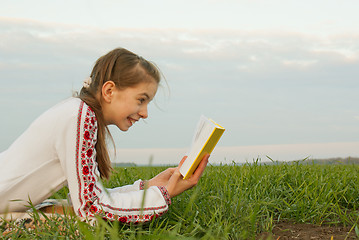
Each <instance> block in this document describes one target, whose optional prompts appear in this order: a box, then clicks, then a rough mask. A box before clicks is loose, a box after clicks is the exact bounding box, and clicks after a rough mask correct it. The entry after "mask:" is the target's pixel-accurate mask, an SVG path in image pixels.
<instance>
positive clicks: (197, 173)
mask: <svg viewBox="0 0 359 240" xmlns="http://www.w3.org/2000/svg"><path fill="white" fill-rule="evenodd" d="M209 156H210V155H209V154H206V155H205V156H204V157H203V159H202V161H201V163H200V164H199V165H198V167H197V169H196V171H195V172H194V174H193V175H192V177H193V178H195V179H196V178H197V179H199V178H200V177H201V176H202V173H203V171H204V169H205V168H206V166H207V163H208V159H209Z"/></svg>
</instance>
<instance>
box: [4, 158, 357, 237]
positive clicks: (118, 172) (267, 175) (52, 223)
mask: <svg viewBox="0 0 359 240" xmlns="http://www.w3.org/2000/svg"><path fill="white" fill-rule="evenodd" d="M164 169H165V168H164V167H128V168H116V169H115V174H113V175H112V177H111V179H110V181H109V182H106V183H105V186H107V187H116V186H120V185H125V184H131V183H133V182H134V181H135V180H137V179H139V178H142V179H149V178H151V177H153V176H155V175H156V174H157V173H158V172H160V171H162V170H164ZM358 176H359V165H354V164H352V165H316V164H312V165H310V164H308V165H305V164H300V163H299V162H297V163H295V164H288V163H281V164H270V165H265V164H259V162H258V161H255V162H254V163H253V164H245V165H241V166H239V165H235V164H233V165H222V166H209V167H208V168H207V169H206V171H205V173H204V175H203V177H202V179H201V181H200V182H199V184H198V186H196V187H195V188H193V189H191V190H189V191H187V192H185V193H183V194H181V195H180V196H177V197H176V198H174V199H172V205H171V206H170V210H169V212H168V213H167V214H166V215H164V216H163V217H161V218H159V219H156V220H154V221H152V222H151V223H149V224H145V225H141V226H126V225H121V224H119V223H106V222H104V221H102V220H99V223H98V225H96V226H90V225H88V224H86V223H81V222H77V220H76V219H75V218H70V219H67V218H65V219H62V218H61V217H60V219H52V220H49V221H48V223H47V224H42V225H40V226H39V227H38V228H37V229H36V230H28V229H22V228H21V229H19V227H16V226H15V225H14V226H13V227H14V228H17V229H18V230H19V231H14V233H12V234H9V235H7V236H8V237H10V238H11V239H17V238H28V239H30V238H31V239H34V238H42V239H43V238H53V236H57V238H64V239H79V238H83V239H106V238H108V239H116V238H118V239H198V238H201V239H254V238H255V236H256V235H257V234H259V233H261V232H266V231H271V230H272V228H273V227H274V225H275V224H276V223H277V222H278V221H280V220H289V221H294V222H299V223H313V224H319V225H322V224H331V225H343V226H349V227H351V229H353V231H355V230H357V229H358V224H359V178H358ZM65 194H66V189H63V190H61V191H59V192H58V194H57V195H56V196H57V197H59V198H61V197H64V196H65ZM35 217H36V216H35ZM5 224H6V223H3V224H2V226H0V231H2V230H3V229H4V228H5ZM8 224H9V223H8ZM10 224H12V223H10ZM59 226H61V227H59Z"/></svg>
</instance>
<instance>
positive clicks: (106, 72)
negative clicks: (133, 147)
mask: <svg viewBox="0 0 359 240" xmlns="http://www.w3.org/2000/svg"><path fill="white" fill-rule="evenodd" d="M90 77H91V78H92V82H91V84H90V85H89V87H86V88H85V87H83V88H82V89H81V91H80V94H79V98H80V99H81V100H82V101H84V102H85V103H86V104H87V105H88V106H89V107H90V108H91V109H92V110H93V111H94V112H95V115H96V118H97V127H98V133H97V143H96V146H95V147H96V152H97V155H96V160H97V163H98V168H99V171H100V174H101V178H104V179H108V178H109V176H110V173H111V170H112V167H111V161H110V157H109V154H108V151H107V145H106V137H107V136H109V137H110V139H111V140H112V143H114V142H113V139H112V136H111V133H110V131H109V129H108V127H107V126H106V124H105V121H104V118H103V114H102V107H101V102H100V99H98V97H97V96H98V95H99V94H102V91H101V89H102V86H103V84H104V83H105V82H107V81H110V80H111V81H113V82H114V83H115V84H116V87H117V88H119V89H124V88H127V87H133V86H135V85H137V84H139V83H141V82H144V81H153V80H154V81H156V82H157V83H159V82H160V80H161V74H160V71H159V69H158V68H157V67H156V66H155V65H154V64H153V63H151V62H149V61H147V60H146V59H144V58H142V57H140V56H138V55H136V54H135V53H133V52H130V51H128V50H127V49H124V48H116V49H114V50H112V51H110V52H109V53H107V54H106V55H104V56H102V57H100V58H99V59H98V60H97V61H96V63H95V66H94V67H93V69H92V72H91V75H90ZM100 96H101V95H100Z"/></svg>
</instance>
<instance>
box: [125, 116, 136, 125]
mask: <svg viewBox="0 0 359 240" xmlns="http://www.w3.org/2000/svg"><path fill="white" fill-rule="evenodd" d="M127 119H128V121H129V123H130V126H132V125H133V124H135V122H137V120H135V119H133V118H130V117H129V118H127Z"/></svg>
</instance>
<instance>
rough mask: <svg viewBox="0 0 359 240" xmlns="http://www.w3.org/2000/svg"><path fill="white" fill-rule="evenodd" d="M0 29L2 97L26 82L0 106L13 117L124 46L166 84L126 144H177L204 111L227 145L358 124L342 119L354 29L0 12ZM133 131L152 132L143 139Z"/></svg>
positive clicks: (352, 75)
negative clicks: (303, 30)
mask: <svg viewBox="0 0 359 240" xmlns="http://www.w3.org/2000/svg"><path fill="white" fill-rule="evenodd" d="M0 29H1V30H0V70H1V81H3V79H4V82H5V83H6V84H5V85H4V87H6V88H4V89H11V91H6V92H2V96H1V97H0V100H1V99H5V98H11V94H10V93H13V92H14V90H16V89H19V88H21V89H25V90H26V89H29V92H28V93H27V94H26V93H23V94H21V95H20V96H19V99H18V103H16V105H11V103H9V105H8V107H6V109H5V108H4V107H2V106H0V108H1V109H0V110H3V111H5V110H6V112H9V109H11V108H16V109H22V111H20V110H19V112H18V115H16V116H14V117H12V119H13V118H16V119H21V121H25V120H26V121H28V122H31V119H27V114H29V112H31V114H33V115H35V114H39V113H41V111H43V109H44V108H45V106H44V107H43V108H41V109H35V108H33V106H31V104H30V103H27V102H26V101H24V99H26V98H33V97H34V96H36V99H37V100H38V101H40V102H41V101H42V102H44V104H47V106H46V107H50V106H51V105H53V104H54V103H55V102H57V101H58V100H62V99H63V98H65V97H67V96H69V95H70V92H71V90H72V89H75V90H77V89H79V88H80V86H81V81H82V79H84V78H85V77H86V76H88V74H89V72H90V71H91V67H92V65H93V63H94V62H95V61H96V59H97V58H98V57H99V56H101V55H102V54H104V53H106V52H107V51H109V50H111V49H113V48H115V47H119V46H122V47H125V48H128V49H130V50H132V51H134V52H136V53H138V54H139V55H142V56H143V57H145V58H147V59H150V60H152V61H154V62H155V63H156V64H157V65H158V66H159V67H160V68H161V70H162V72H163V73H164V75H165V76H166V79H167V81H168V83H169V85H170V88H171V100H170V101H171V102H170V103H169V104H168V107H167V108H166V110H165V113H164V112H161V111H157V110H153V111H154V112H155V114H153V117H151V119H153V120H154V121H153V123H152V120H149V121H150V123H149V125H150V126H151V127H148V126H146V127H144V128H139V130H138V131H137V130H135V129H134V131H131V133H128V134H126V137H128V138H129V139H130V141H123V142H121V144H122V146H123V147H131V144H134V143H136V144H138V145H139V146H148V147H158V146H161V147H163V146H167V147H170V146H178V147H183V146H184V145H185V144H186V143H187V142H188V141H187V139H188V136H190V135H191V130H192V123H195V122H196V121H197V117H198V116H199V115H200V114H201V113H209V114H210V117H212V118H214V119H216V120H218V121H219V122H223V124H224V125H226V127H228V129H230V131H228V133H227V137H225V138H224V139H223V142H224V144H226V145H233V144H238V145H239V144H265V143H283V142H284V143H295V142H307V141H309V142H320V141H342V140H343V141H344V140H345V141H352V140H353V139H354V138H355V137H354V135H355V134H353V132H355V133H356V128H355V129H353V126H350V125H348V124H346V122H344V121H343V119H352V116H353V115H352V113H353V112H355V111H357V109H356V108H355V106H354V105H353V102H358V101H359V99H358V97H359V96H358V94H357V92H358V90H359V89H358V84H357V78H356V76H358V75H359V35H358V34H357V33H354V34H352V35H333V36H326V37H325V38H323V37H318V36H314V35H308V34H300V33H294V32H275V31H267V32H265V31H242V30H215V29H214V30H185V29H182V30H181V29H129V28H127V29H126V28H105V29H102V28H98V27H87V26H79V25H65V24H53V23H41V22H36V21H28V20H25V19H15V20H14V19H6V18H0ZM55 86H56V87H55ZM55 88H56V90H55ZM44 89H46V91H45V92H46V93H44ZM30 90H31V93H30ZM22 91H23V90H22ZM19 102H22V103H23V104H19ZM4 109H5V110H4ZM206 115H208V114H206ZM339 116H340V117H339ZM28 122H27V123H28ZM27 123H24V124H23V125H24V126H26V124H27ZM4 124H6V123H4ZM7 124H8V125H11V124H12V123H11V122H8V123H7ZM176 124H178V127H175V128H174V127H173V126H174V125H176ZM333 126H341V127H340V128H335V127H333ZM158 129H163V130H161V131H165V132H166V134H162V133H158ZM140 130H141V131H140ZM8 131H11V130H10V129H9V130H8ZM132 132H133V133H132ZM168 132H170V133H171V134H168ZM8 134H10V133H6V134H4V135H3V136H9V135H8ZM139 134H140V136H148V137H151V136H158V137H157V138H156V139H155V141H151V142H150V143H148V142H149V141H148V138H146V137H143V138H141V139H138V136H139ZM12 136H13V135H12ZM126 137H123V136H121V139H126ZM6 138H7V137H6ZM4 139H5V137H4ZM5 140H6V139H5ZM5 140H3V141H5ZM0 141H1V139H0Z"/></svg>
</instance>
